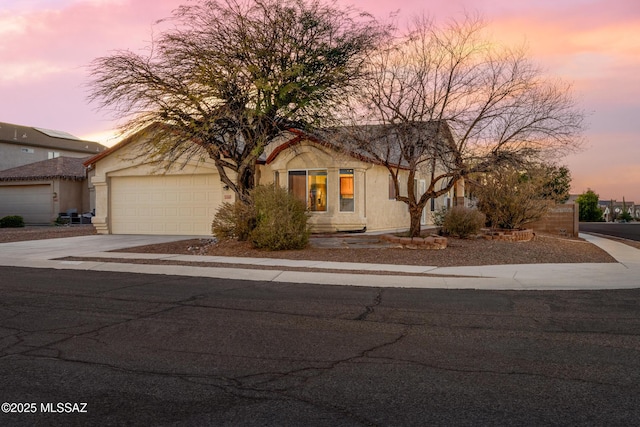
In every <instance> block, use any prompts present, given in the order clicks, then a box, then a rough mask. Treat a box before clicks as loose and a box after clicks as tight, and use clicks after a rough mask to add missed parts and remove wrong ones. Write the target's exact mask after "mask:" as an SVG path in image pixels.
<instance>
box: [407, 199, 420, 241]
mask: <svg viewBox="0 0 640 427" xmlns="http://www.w3.org/2000/svg"><path fill="white" fill-rule="evenodd" d="M409 215H410V217H411V225H410V227H409V237H419V236H420V231H421V230H420V221H421V219H422V209H421V208H420V207H418V206H415V207H409Z"/></svg>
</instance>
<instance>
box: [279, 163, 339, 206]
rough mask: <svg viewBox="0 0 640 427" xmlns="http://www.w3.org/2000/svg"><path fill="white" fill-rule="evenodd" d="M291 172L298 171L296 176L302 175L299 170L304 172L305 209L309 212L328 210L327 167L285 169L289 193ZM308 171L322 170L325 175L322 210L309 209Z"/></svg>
mask: <svg viewBox="0 0 640 427" xmlns="http://www.w3.org/2000/svg"><path fill="white" fill-rule="evenodd" d="M291 172H298V174H296V175H298V176H300V175H302V174H300V173H299V172H304V177H305V180H304V182H305V195H306V196H305V203H306V206H307V209H308V210H309V212H311V213H321V214H322V213H327V212H329V194H328V191H327V190H328V188H329V170H328V169H327V168H312V169H288V170H287V191H289V192H290V193H291V192H292V191H291ZM309 172H324V176H325V177H326V184H325V186H326V188H325V194H324V202H325V203H324V210H312V209H311V202H310V199H309V194H310V188H309V177H310V174H309ZM320 176H322V175H320Z"/></svg>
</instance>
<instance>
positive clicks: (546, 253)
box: [0, 225, 615, 267]
mask: <svg viewBox="0 0 640 427" xmlns="http://www.w3.org/2000/svg"><path fill="white" fill-rule="evenodd" d="M91 234H95V229H94V228H93V226H91V225H78V226H71V227H69V226H60V227H25V228H18V229H16V228H13V229H11V228H4V229H0V243H2V242H13V241H20V240H38V239H50V238H58V237H71V236H82V235H91ZM339 238H340V237H336V239H339ZM358 238H359V239H360V240H362V239H363V238H365V239H366V238H370V239H371V241H372V244H373V246H374V247H368V248H353V247H348V248H340V247H338V248H318V247H315V246H314V245H313V243H312V245H310V247H308V248H307V249H304V250H298V251H280V252H269V251H264V250H256V249H253V248H252V247H251V245H250V244H249V243H247V242H223V243H219V244H214V243H212V241H211V240H199V239H193V240H184V241H179V242H173V243H166V244H160V245H153V246H143V247H137V248H130V249H128V250H126V252H133V253H167V254H192V255H210V256H240V257H258V258H285V259H311V260H319V261H349V262H363V263H381V264H407V265H430V266H438V267H445V266H460V265H488V264H494V265H495V264H531V263H583V262H615V260H614V259H613V258H611V257H610V256H609V255H608V254H607V253H606V252H604V251H603V250H601V249H599V248H598V247H596V246H594V245H592V244H590V243H587V242H585V241H584V240H582V239H564V238H557V237H553V236H546V235H537V236H536V237H535V238H534V240H532V241H530V242H503V241H495V240H490V241H489V240H484V239H465V240H461V239H455V238H449V245H448V247H447V249H444V250H412V249H400V248H389V247H382V245H381V247H375V246H376V244H375V242H376V241H377V237H376V236H371V235H360V236H358ZM311 241H312V242H314V237H312V238H311ZM369 246H371V245H369ZM119 252H124V251H122V250H121V251H119Z"/></svg>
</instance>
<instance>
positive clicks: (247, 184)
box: [89, 0, 386, 201]
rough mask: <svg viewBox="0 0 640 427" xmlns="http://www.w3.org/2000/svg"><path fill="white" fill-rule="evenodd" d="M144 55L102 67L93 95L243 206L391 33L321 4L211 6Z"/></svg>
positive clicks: (100, 61) (175, 20)
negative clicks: (281, 145) (266, 165)
mask: <svg viewBox="0 0 640 427" xmlns="http://www.w3.org/2000/svg"><path fill="white" fill-rule="evenodd" d="M165 22H168V23H171V24H173V27H172V28H171V30H167V31H166V32H164V33H162V34H161V35H160V36H159V37H158V38H157V39H156V40H154V42H153V43H152V46H151V50H150V53H149V54H148V56H141V55H138V54H136V53H133V52H130V51H120V52H117V53H115V54H114V55H111V56H106V57H101V58H97V59H95V60H94V61H93V62H92V64H91V67H90V72H91V76H92V81H91V83H90V88H91V92H90V96H89V99H90V100H91V101H94V102H98V105H99V108H103V109H107V108H109V109H112V110H113V111H114V112H115V114H116V116H117V117H118V118H119V119H121V120H123V125H122V130H123V132H127V133H128V132H131V131H134V130H140V129H144V128H148V126H150V125H151V124H158V123H159V124H161V125H159V126H155V127H154V133H153V137H152V138H151V139H150V142H149V144H151V146H150V147H149V153H150V154H151V155H153V156H155V157H156V158H157V159H162V160H167V161H168V163H169V164H174V163H175V162H176V161H177V160H178V159H184V158H191V157H192V156H199V157H200V156H208V157H209V158H211V159H213V161H214V162H215V165H216V167H217V170H218V172H219V173H220V177H221V180H222V181H223V182H224V184H226V185H228V186H229V187H230V188H231V189H232V190H233V191H235V192H236V194H237V196H238V198H239V199H240V200H244V201H247V200H248V198H249V190H250V189H251V188H253V186H254V184H255V168H256V160H257V159H258V158H259V156H260V155H261V154H262V152H263V150H264V147H265V145H266V144H268V143H269V141H271V140H272V139H273V138H274V137H276V136H278V135H279V134H280V133H281V132H282V131H283V130H286V129H288V128H290V127H292V126H294V127H298V128H305V127H312V126H314V125H318V124H319V123H325V124H326V121H327V120H328V119H329V118H330V115H331V112H332V111H333V108H332V106H333V105H334V104H335V103H336V102H338V101H339V100H340V99H342V98H343V97H344V94H345V93H347V92H348V91H349V90H351V88H353V86H354V85H355V83H356V82H357V81H359V79H360V77H361V75H362V69H363V68H362V67H363V63H364V61H365V59H366V57H367V55H368V54H369V53H370V51H372V49H374V48H375V47H377V45H378V43H379V40H380V39H381V37H383V36H384V35H385V31H386V30H385V28H383V27H382V26H381V25H379V24H378V23H377V22H376V21H375V20H374V19H373V18H372V17H371V16H369V15H367V14H364V13H359V12H357V11H356V10H354V9H351V8H338V7H337V6H335V4H333V3H330V4H324V3H322V2H321V1H318V0H246V1H242V0H212V1H199V2H197V3H195V4H189V5H185V6H181V7H180V8H178V9H177V10H175V11H174V13H173V15H172V16H171V17H170V18H169V19H167V20H166V21H165Z"/></svg>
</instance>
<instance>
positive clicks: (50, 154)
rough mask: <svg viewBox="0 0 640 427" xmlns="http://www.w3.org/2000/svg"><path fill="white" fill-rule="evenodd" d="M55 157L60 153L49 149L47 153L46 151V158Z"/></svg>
mask: <svg viewBox="0 0 640 427" xmlns="http://www.w3.org/2000/svg"><path fill="white" fill-rule="evenodd" d="M57 157H60V153H58V152H57V151H49V153H47V158H48V159H55V158H57Z"/></svg>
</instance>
